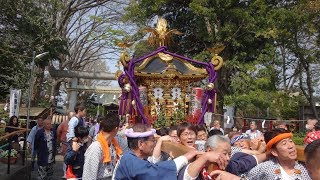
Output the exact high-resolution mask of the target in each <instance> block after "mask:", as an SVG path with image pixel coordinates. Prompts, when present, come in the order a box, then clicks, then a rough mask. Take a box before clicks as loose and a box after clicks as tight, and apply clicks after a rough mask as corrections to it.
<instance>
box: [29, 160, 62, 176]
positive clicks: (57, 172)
mask: <svg viewBox="0 0 320 180" xmlns="http://www.w3.org/2000/svg"><path fill="white" fill-rule="evenodd" d="M62 167H63V156H61V155H57V156H56V163H55V164H54V166H53V180H61V179H62V176H63V171H62ZM37 176H38V172H37V165H35V171H32V172H31V180H37Z"/></svg>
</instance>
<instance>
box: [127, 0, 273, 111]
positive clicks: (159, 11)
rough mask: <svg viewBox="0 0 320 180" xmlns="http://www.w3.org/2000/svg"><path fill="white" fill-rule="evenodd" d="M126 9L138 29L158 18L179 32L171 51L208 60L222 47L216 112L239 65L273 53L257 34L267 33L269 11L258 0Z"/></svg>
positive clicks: (143, 4)
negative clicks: (180, 34)
mask: <svg viewBox="0 0 320 180" xmlns="http://www.w3.org/2000/svg"><path fill="white" fill-rule="evenodd" d="M128 9H129V13H128V17H131V18H130V20H131V21H133V22H138V25H139V26H140V27H143V25H145V24H147V23H148V22H149V21H150V20H151V19H153V18H154V17H156V16H157V15H159V16H163V17H164V18H166V19H167V20H168V21H169V25H170V28H172V29H173V28H174V29H178V30H179V31H181V32H183V33H184V35H183V36H181V37H176V38H175V39H174V41H175V42H178V43H177V44H176V45H175V46H170V47H169V49H170V50H171V51H174V52H177V53H180V54H183V55H186V56H191V57H195V59H197V60H202V61H208V60H210V59H211V57H210V53H208V51H207V48H210V47H213V46H214V45H215V44H222V45H224V46H225V49H224V50H223V52H222V53H221V56H222V57H223V59H224V60H225V65H224V66H223V68H222V69H221V70H219V73H218V77H217V81H216V82H217V83H216V85H215V87H216V88H217V90H218V102H219V106H218V107H219V112H220V113H222V112H223V110H222V109H223V104H224V97H225V95H228V94H232V93H233V92H232V91H231V90H230V88H229V87H230V84H231V81H232V79H231V78H233V77H234V76H236V75H237V72H239V71H240V70H241V69H240V67H239V65H241V64H243V63H244V64H245V63H251V62H253V61H255V60H256V59H257V58H258V57H259V56H268V55H272V52H273V51H274V49H272V48H270V47H269V44H270V43H272V41H271V40H270V39H269V38H266V37H264V36H261V35H259V34H261V33H263V32H265V31H267V30H268V29H267V26H266V25H265V21H267V20H266V19H265V17H266V13H267V11H268V10H269V9H268V6H267V5H266V4H265V3H263V2H262V1H261V2H260V1H254V2H251V1H250V2H248V1H241V2H238V1H231V0H229V1H223V2H222V1H206V0H202V1H183V2H181V1H170V0H167V1H162V0H158V1H154V2H152V3H151V2H146V1H141V2H138V3H137V2H135V3H132V5H131V6H130V8H128ZM269 51H271V52H269ZM269 58H270V59H271V57H270V56H269ZM264 59H268V58H264Z"/></svg>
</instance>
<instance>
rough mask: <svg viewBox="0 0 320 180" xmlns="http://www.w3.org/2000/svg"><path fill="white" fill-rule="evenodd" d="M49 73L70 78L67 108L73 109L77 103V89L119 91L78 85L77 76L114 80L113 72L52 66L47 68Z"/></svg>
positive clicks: (53, 75)
mask: <svg viewBox="0 0 320 180" xmlns="http://www.w3.org/2000/svg"><path fill="white" fill-rule="evenodd" d="M49 73H50V75H51V76H52V77H58V78H72V79H71V88H69V89H70V90H71V92H70V96H69V107H68V110H73V109H74V107H75V105H76V103H77V91H78V90H101V91H105V92H109V93H110V92H111V93H115V92H116V93H120V92H121V88H111V87H103V86H83V85H78V82H79V78H83V79H98V80H116V76H115V74H114V73H106V72H90V71H72V70H56V69H54V68H53V67H50V68H49Z"/></svg>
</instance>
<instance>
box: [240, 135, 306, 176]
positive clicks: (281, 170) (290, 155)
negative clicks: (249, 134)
mask: <svg viewBox="0 0 320 180" xmlns="http://www.w3.org/2000/svg"><path fill="white" fill-rule="evenodd" d="M264 138H265V141H266V143H267V146H266V149H267V152H268V153H270V158H269V160H267V161H265V162H263V163H261V164H259V165H257V166H256V167H254V168H253V169H251V170H250V171H249V173H248V174H247V175H246V179H249V180H250V179H259V180H264V179H265V180H267V179H268V180H269V179H276V180H289V179H290V180H291V179H292V180H308V179H311V178H310V177H309V175H308V172H307V170H306V168H305V167H304V166H303V165H302V164H301V163H300V162H298V161H296V158H297V150H296V146H295V144H294V142H293V141H292V133H291V132H289V131H287V130H285V129H273V130H271V131H268V132H266V133H265V134H264Z"/></svg>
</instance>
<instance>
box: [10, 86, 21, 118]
mask: <svg viewBox="0 0 320 180" xmlns="http://www.w3.org/2000/svg"><path fill="white" fill-rule="evenodd" d="M20 98H21V89H11V90H10V113H9V115H10V117H11V116H17V117H19V106H20Z"/></svg>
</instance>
